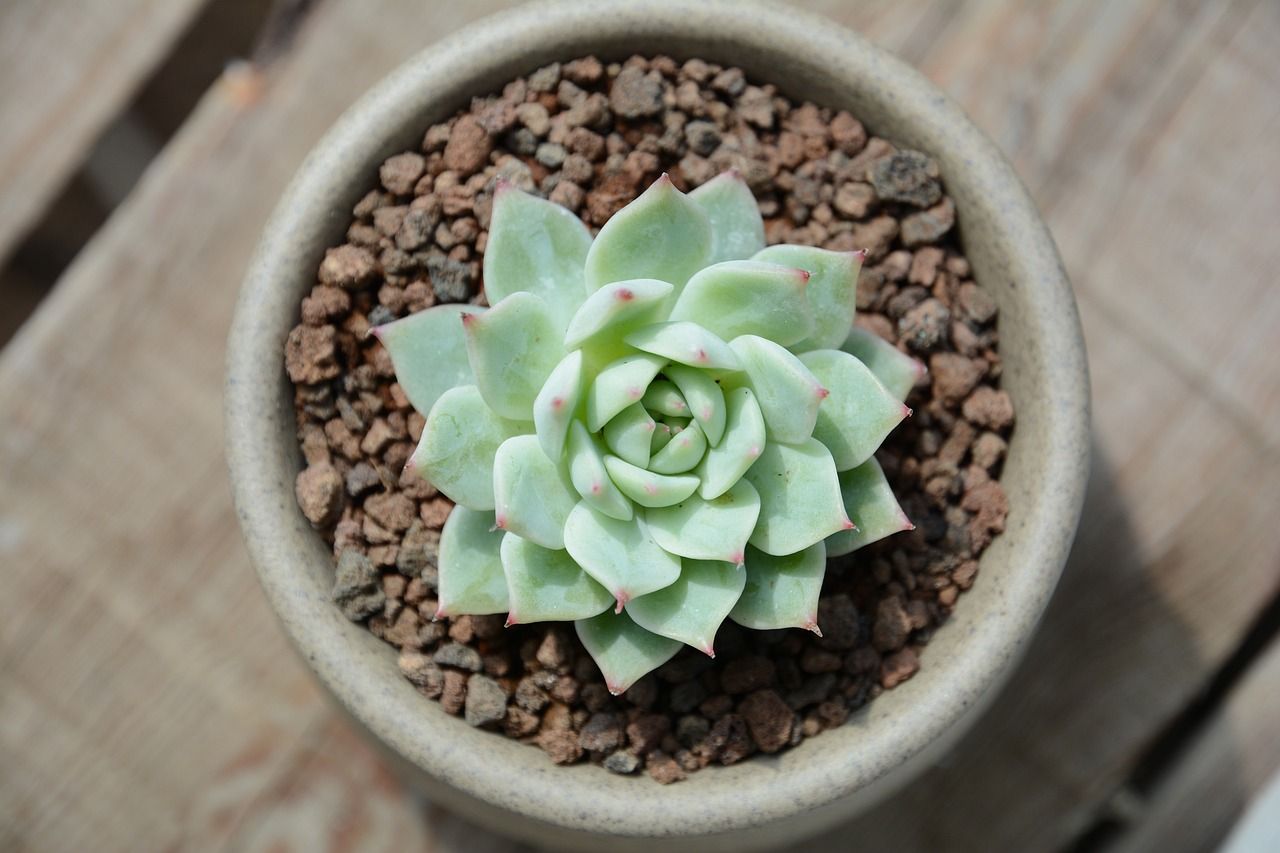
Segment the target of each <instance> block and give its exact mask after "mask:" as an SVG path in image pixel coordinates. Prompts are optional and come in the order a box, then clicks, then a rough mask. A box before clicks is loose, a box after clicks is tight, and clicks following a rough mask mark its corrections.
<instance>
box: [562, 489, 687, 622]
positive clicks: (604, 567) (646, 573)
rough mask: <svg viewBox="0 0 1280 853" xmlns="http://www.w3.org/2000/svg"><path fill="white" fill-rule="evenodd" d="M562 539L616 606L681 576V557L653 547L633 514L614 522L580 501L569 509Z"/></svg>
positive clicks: (583, 568) (641, 521) (672, 581)
mask: <svg viewBox="0 0 1280 853" xmlns="http://www.w3.org/2000/svg"><path fill="white" fill-rule="evenodd" d="M564 544H565V548H566V549H567V550H568V551H569V556H571V557H573V559H574V561H575V562H577V564H578V565H580V566H582V570H583V571H585V572H586V573H587V574H589V575H591V577H593V578H595V579H596V580H597V581H598V582H600V583H601V584H603V585H604V588H605V589H607V590H609V592H610V593H612V594H613V597H614V599H615V600H616V601H617V609H618V610H619V611H620V610H622V608H623V606H624V605H625V604H626V603H627V602H628V601H630V600H631V599H633V598H636V597H638V596H641V595H645V594H647V593H650V592H653V591H654V590H658V589H662V588H663V587H664V586H670V585H671V584H672V583H674V582H675V579H676V578H677V577H679V576H680V558H679V557H677V556H675V555H674V554H668V553H667V552H666V551H664V550H662V549H661V548H660V547H658V543H657V542H655V541H654V540H653V536H652V534H650V532H649V527H648V525H646V524H645V523H644V520H643V519H641V518H640V517H639V516H638V515H637V516H636V517H635V518H633V519H632V520H631V521H619V520H617V519H616V518H610V517H609V516H607V515H603V514H602V513H599V512H596V511H595V510H594V509H592V508H591V507H590V506H588V505H587V504H586V503H580V504H578V505H577V506H575V507H574V508H573V512H571V513H569V521H568V522H567V523H566V524H565V526H564Z"/></svg>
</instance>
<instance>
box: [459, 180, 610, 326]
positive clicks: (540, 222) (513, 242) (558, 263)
mask: <svg viewBox="0 0 1280 853" xmlns="http://www.w3.org/2000/svg"><path fill="white" fill-rule="evenodd" d="M590 250H591V232H590V230H588V229H587V226H586V225H585V224H583V222H582V220H581V219H579V218H578V217H577V216H575V215H574V214H573V213H572V212H571V211H569V210H567V209H565V208H563V207H561V206H560V205H558V204H553V203H551V202H549V201H545V200H543V199H540V198H537V197H536V196H532V195H529V194H527V193H523V192H521V191H519V190H517V189H515V188H514V187H510V186H505V187H499V189H498V191H497V192H496V193H495V195H494V199H493V215H492V217H491V218H490V222H489V242H488V243H487V245H486V246H485V250H484V290H485V294H486V295H487V296H488V297H489V302H490V304H493V305H496V304H497V303H498V302H501V301H502V300H503V299H505V298H507V297H508V296H510V295H511V294H513V293H521V292H525V293H532V294H534V295H536V296H540V297H541V298H542V299H543V300H544V301H545V302H546V304H547V307H548V308H549V309H550V311H551V316H552V317H553V318H554V319H555V324H556V328H557V329H558V330H559V331H561V332H563V331H564V329H565V327H566V326H567V325H568V323H569V318H570V317H572V316H573V314H574V312H575V311H577V310H578V306H579V305H581V304H582V301H583V299H585V298H586V295H587V289H586V284H585V282H584V277H583V272H582V270H583V265H584V264H585V263H586V260H587V253H588V252H589V251H590Z"/></svg>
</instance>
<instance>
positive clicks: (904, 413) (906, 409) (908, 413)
mask: <svg viewBox="0 0 1280 853" xmlns="http://www.w3.org/2000/svg"><path fill="white" fill-rule="evenodd" d="M913 414H914V412H912V411H911V407H910V406H908V405H907V404H906V403H903V404H902V416H903V417H904V418H909V417H911V416H912V415H913Z"/></svg>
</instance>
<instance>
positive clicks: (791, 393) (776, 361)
mask: <svg viewBox="0 0 1280 853" xmlns="http://www.w3.org/2000/svg"><path fill="white" fill-rule="evenodd" d="M729 346H731V347H733V351H734V352H736V353H737V354H738V358H739V359H741V360H742V366H743V371H744V373H745V374H746V375H745V378H744V377H743V375H742V374H734V375H733V377H731V379H730V380H727V381H729V382H732V383H734V384H737V383H744V384H746V385H747V386H748V387H750V388H751V390H752V391H753V392H754V393H755V395H756V402H758V403H759V404H760V413H761V414H762V415H764V425H765V429H766V431H767V432H768V434H769V440H770V441H781V442H785V443H787V444H799V443H800V442H802V441H804V440H805V439H806V438H808V437H809V436H811V435H813V426H814V424H815V423H817V421H818V409H819V407H820V406H821V405H822V401H823V400H824V399H826V397H827V389H826V388H824V387H822V383H821V382H819V381H818V378H817V377H816V376H814V375H813V373H812V372H811V371H810V370H809V368H807V367H805V366H804V363H803V362H801V361H800V359H798V358H796V357H795V356H794V355H792V354H791V353H790V352H788V351H787V350H786V349H785V348H784V347H781V346H779V345H778V344H776V343H774V342H773V341H770V340H765V339H764V338H761V337H757V336H755V335H743V336H742V337H740V338H735V339H734V340H733V341H732V342H731V343H730V344H729Z"/></svg>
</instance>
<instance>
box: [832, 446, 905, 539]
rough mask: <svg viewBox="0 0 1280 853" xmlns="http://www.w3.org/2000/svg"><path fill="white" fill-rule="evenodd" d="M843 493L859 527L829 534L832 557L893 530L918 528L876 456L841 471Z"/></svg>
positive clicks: (847, 510) (844, 499)
mask: <svg viewBox="0 0 1280 853" xmlns="http://www.w3.org/2000/svg"><path fill="white" fill-rule="evenodd" d="M840 494H841V497H842V499H843V501H844V509H845V512H847V513H848V514H849V518H851V519H853V523H854V524H856V525H858V527H857V529H855V530H841V531H839V532H838V533H833V534H832V535H831V536H828V537H827V553H828V554H830V555H831V556H833V557H838V556H840V555H841V554H848V553H849V552H850V551H856V550H857V549H859V548H861V547H862V546H863V545H870V544H871V543H872V542H877V541H879V540H881V539H883V538H884V537H886V536H890V535H892V534H894V533H901V532H902V531H904V530H913V529H915V525H914V524H912V523H911V519H909V518H907V514H906V513H905V512H903V511H902V507H901V506H899V505H898V499H897V498H896V497H894V494H893V489H891V488H890V487H889V481H888V480H886V479H885V476H884V471H882V470H881V469H880V463H879V462H877V461H876V460H875V458H874V457H873V458H871V459H868V460H867V461H866V462H864V463H862V464H861V465H859V466H858V467H857V468H852V469H850V470H848V471H845V472H843V473H841V474H840Z"/></svg>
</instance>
